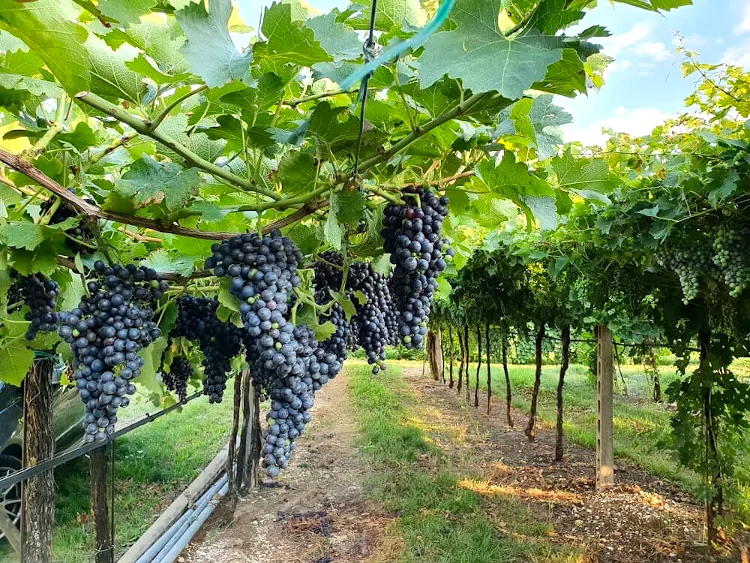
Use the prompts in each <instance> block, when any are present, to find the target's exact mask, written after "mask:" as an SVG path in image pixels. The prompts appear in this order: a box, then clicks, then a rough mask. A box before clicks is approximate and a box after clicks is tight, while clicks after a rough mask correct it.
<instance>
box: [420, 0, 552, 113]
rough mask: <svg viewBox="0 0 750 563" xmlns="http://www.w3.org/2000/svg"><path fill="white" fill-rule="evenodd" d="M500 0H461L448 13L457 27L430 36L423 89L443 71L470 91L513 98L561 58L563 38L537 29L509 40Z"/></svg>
mask: <svg viewBox="0 0 750 563" xmlns="http://www.w3.org/2000/svg"><path fill="white" fill-rule="evenodd" d="M501 7H502V1H501V0H463V1H461V2H458V3H457V5H456V7H455V8H454V9H453V12H452V14H451V16H452V18H453V19H454V20H455V22H456V24H457V27H456V29H454V30H452V31H442V32H439V33H436V34H434V35H432V36H431V37H430V38H429V39H428V40H427V41H426V43H425V46H424V49H425V50H424V54H423V55H422V56H421V57H420V59H419V63H420V67H419V79H420V84H421V85H422V87H423V88H425V87H427V86H430V85H431V84H434V83H435V82H437V81H438V80H440V79H441V78H442V77H443V76H444V75H446V74H447V75H448V76H449V77H451V78H456V79H460V80H461V81H462V83H463V85H464V88H466V89H469V90H471V91H472V92H473V93H475V94H476V93H479V92H491V91H497V92H499V93H500V95H501V96H504V97H506V98H509V99H511V100H515V99H518V98H520V97H522V96H523V94H524V91H525V90H527V89H528V88H529V87H531V85H532V84H534V83H535V82H537V81H539V80H542V79H543V78H544V75H545V74H546V72H547V67H549V66H550V65H551V64H552V63H554V62H556V61H559V60H560V59H561V58H562V49H561V39H560V38H558V37H553V36H545V35H541V34H540V33H539V32H538V31H536V30H529V31H528V32H526V33H523V34H521V35H518V36H515V37H513V38H507V37H505V36H504V35H503V33H502V32H501V31H500V28H499V25H498V14H499V11H500V8H501Z"/></svg>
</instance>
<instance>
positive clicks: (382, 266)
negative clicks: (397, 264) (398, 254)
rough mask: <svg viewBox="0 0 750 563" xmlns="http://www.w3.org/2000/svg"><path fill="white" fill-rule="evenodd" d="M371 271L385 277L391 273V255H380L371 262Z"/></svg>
mask: <svg viewBox="0 0 750 563" xmlns="http://www.w3.org/2000/svg"><path fill="white" fill-rule="evenodd" d="M372 269H373V271H374V272H376V273H378V274H381V275H383V276H387V275H388V274H390V273H391V255H390V254H381V255H380V256H378V257H377V258H375V260H373V261H372Z"/></svg>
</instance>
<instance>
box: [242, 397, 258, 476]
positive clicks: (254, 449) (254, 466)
mask: <svg viewBox="0 0 750 563" xmlns="http://www.w3.org/2000/svg"><path fill="white" fill-rule="evenodd" d="M252 405H253V406H252V411H251V416H252V420H251V421H250V442H249V444H248V446H247V450H248V453H249V455H250V459H249V460H248V461H249V463H248V465H247V479H246V480H245V486H246V488H249V489H257V488H258V487H260V454H261V428H260V395H259V394H258V393H257V392H255V389H253V401H252Z"/></svg>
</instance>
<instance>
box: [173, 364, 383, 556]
mask: <svg viewBox="0 0 750 563" xmlns="http://www.w3.org/2000/svg"><path fill="white" fill-rule="evenodd" d="M346 384H347V382H346V373H342V374H340V375H339V376H338V377H337V378H336V379H334V380H332V381H331V382H330V383H328V384H327V385H326V386H325V387H324V388H323V390H321V391H320V392H319V393H317V394H316V397H315V406H314V407H313V420H312V422H311V423H310V425H309V426H308V427H307V429H306V432H305V435H304V436H303V437H302V438H301V439H300V440H299V441H298V442H297V449H296V451H295V453H294V455H293V456H292V460H291V462H290V464H289V468H288V469H287V470H286V471H284V472H282V475H281V476H280V477H279V478H278V479H276V481H275V482H274V483H271V485H272V486H264V487H263V488H261V489H260V491H258V493H257V494H254V495H252V496H250V497H248V498H246V499H241V500H240V501H239V503H238V505H237V508H236V510H235V512H234V516H233V517H231V516H230V517H228V518H226V517H224V518H222V516H221V515H220V513H221V510H217V516H216V517H215V518H212V519H211V520H209V521H208V522H207V523H206V525H205V526H204V527H203V529H202V531H201V532H200V533H199V535H198V536H196V538H195V539H194V540H193V543H191V544H190V546H188V548H187V550H186V551H185V552H184V553H183V554H182V561H184V562H186V563H334V562H341V563H344V562H346V563H356V562H362V561H367V560H369V559H370V556H371V555H373V554H374V553H376V552H378V551H380V547H381V543H382V537H383V533H384V530H385V527H386V525H387V524H388V522H389V521H390V520H391V519H392V517H391V516H388V515H385V514H382V513H381V512H379V510H378V508H377V506H375V505H372V504H370V503H368V502H367V501H366V500H365V498H364V497H365V495H364V488H365V486H366V480H367V477H368V475H369V472H370V471H369V468H368V466H367V465H366V463H365V462H364V461H363V460H362V459H361V458H360V457H359V454H358V453H357V451H356V448H355V445H354V440H355V438H356V423H355V420H354V417H353V413H352V407H351V405H350V404H349V396H348V393H347V390H346ZM266 481H267V483H266V485H268V484H269V480H266Z"/></svg>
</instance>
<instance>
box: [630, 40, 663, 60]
mask: <svg viewBox="0 0 750 563" xmlns="http://www.w3.org/2000/svg"><path fill="white" fill-rule="evenodd" d="M635 52H636V53H638V54H639V55H645V56H647V57H650V58H652V59H653V60H655V61H665V60H667V59H668V58H669V57H670V56H671V54H672V53H670V52H669V50H668V49H667V47H666V45H664V43H662V42H661V41H644V42H642V43H639V44H638V45H636V47H635Z"/></svg>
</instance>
